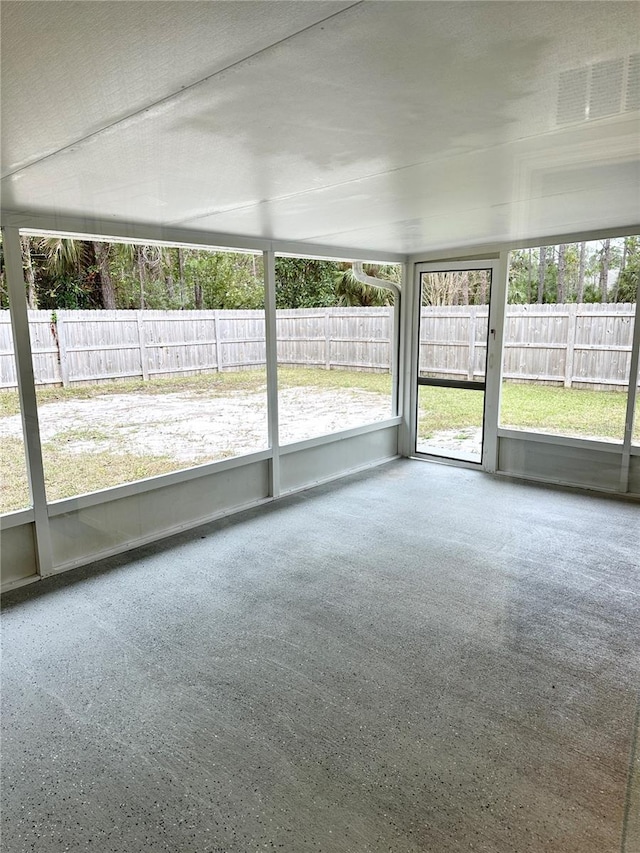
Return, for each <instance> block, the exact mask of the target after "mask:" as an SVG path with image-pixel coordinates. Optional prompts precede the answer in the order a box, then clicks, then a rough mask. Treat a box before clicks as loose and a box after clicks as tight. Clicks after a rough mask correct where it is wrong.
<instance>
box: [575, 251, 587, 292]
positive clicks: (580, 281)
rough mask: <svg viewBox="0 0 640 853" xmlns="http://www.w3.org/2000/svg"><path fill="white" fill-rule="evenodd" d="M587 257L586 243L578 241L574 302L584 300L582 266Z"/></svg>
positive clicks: (583, 266)
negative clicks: (578, 255) (576, 285)
mask: <svg viewBox="0 0 640 853" xmlns="http://www.w3.org/2000/svg"><path fill="white" fill-rule="evenodd" d="M586 257H587V244H586V243H580V264H579V266H578V287H577V289H576V302H584V268H585V262H586Z"/></svg>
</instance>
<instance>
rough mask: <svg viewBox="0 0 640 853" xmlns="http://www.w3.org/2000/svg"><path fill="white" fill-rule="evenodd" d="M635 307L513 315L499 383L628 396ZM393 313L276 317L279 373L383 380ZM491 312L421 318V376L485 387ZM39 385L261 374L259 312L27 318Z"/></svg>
mask: <svg viewBox="0 0 640 853" xmlns="http://www.w3.org/2000/svg"><path fill="white" fill-rule="evenodd" d="M634 308H635V306H634V305H630V304H624V303H623V304H616V305H598V304H594V305H510V306H508V308H507V316H506V322H505V350H504V375H505V378H507V379H510V380H513V381H525V382H532V381H533V382H543V383H549V384H554V385H565V386H566V387H572V386H574V387H579V388H600V389H609V390H610V389H612V388H614V389H624V388H625V387H626V382H627V378H628V373H629V366H630V358H631V342H632V335H633V312H634ZM392 311H393V309H391V308H305V309H279V310H278V311H277V312H276V314H277V320H276V322H277V332H278V362H279V363H280V364H281V365H283V366H296V367H297V366H305V367H321V368H324V369H327V370H329V369H338V370H349V369H356V370H371V371H383V372H388V371H389V370H390V364H391V338H392V328H393V315H392ZM487 323H488V318H487V307H486V306H438V307H434V308H427V307H424V308H422V323H421V339H420V370H421V372H422V373H423V374H429V375H431V376H437V377H442V378H446V377H451V378H473V379H479V378H482V376H483V374H484V362H485V354H486V346H487ZM29 328H30V335H31V341H32V347H33V353H34V374H35V378H36V383H37V384H38V385H52V384H55V385H58V384H61V383H62V382H63V381H64V383H65V384H66V385H68V384H70V385H73V384H74V383H79V382H100V381H106V380H111V379H117V378H126V377H139V378H141V379H147V378H149V377H156V376H163V375H166V376H175V375H190V374H193V373H199V372H205V371H218V372H219V371H225V370H254V369H264V365H265V357H266V348H265V323H264V313H263V312H262V311H207V310H202V311H155V310H151V311H147V310H145V311H57V312H53V313H52V312H50V311H29ZM0 387H2V388H15V387H16V372H15V363H14V358H13V342H12V338H11V325H10V321H9V312H8V311H0Z"/></svg>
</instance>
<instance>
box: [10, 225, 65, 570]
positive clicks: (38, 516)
mask: <svg viewBox="0 0 640 853" xmlns="http://www.w3.org/2000/svg"><path fill="white" fill-rule="evenodd" d="M2 241H3V248H4V259H5V268H6V276H7V289H8V292H9V308H10V314H11V330H12V332H13V346H14V353H15V360H16V373H17V377H18V394H19V397H20V414H21V416H22V431H23V434H24V446H25V453H26V462H27V478H28V480H29V492H30V494H31V500H32V503H33V512H34V528H35V546H36V560H37V566H36V569H37V573H38V574H39V575H41V576H44V575H47V574H49V573H50V572H51V570H52V568H53V555H52V549H51V532H50V529H49V514H48V511H47V496H46V491H45V485H44V468H43V465H42V448H41V443H40V424H39V421H38V404H37V400H36V389H35V382H34V376H33V358H32V352H31V338H30V336H29V317H28V314H27V300H26V295H25V281H24V273H23V269H22V249H21V246H20V232H19V231H18V229H17V228H9V227H3V229H2Z"/></svg>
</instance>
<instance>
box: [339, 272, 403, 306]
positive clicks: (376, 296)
mask: <svg viewBox="0 0 640 853" xmlns="http://www.w3.org/2000/svg"><path fill="white" fill-rule="evenodd" d="M341 266H343V269H341V270H339V271H338V272H337V273H336V276H335V288H336V298H337V300H338V305H341V306H344V307H351V306H356V305H358V306H361V307H364V308H374V307H384V306H386V305H393V292H392V291H391V290H385V289H384V288H381V287H373V286H372V285H370V284H363V282H361V281H359V280H358V279H357V278H356V277H355V275H354V272H353V267H352V266H351V264H343V265H341ZM364 271H365V272H366V274H367V275H370V276H374V277H376V278H386V279H387V280H389V281H393V282H395V283H399V281H400V275H399V268H398V270H396V268H395V267H379V266H376V265H374V264H367V265H365V268H364Z"/></svg>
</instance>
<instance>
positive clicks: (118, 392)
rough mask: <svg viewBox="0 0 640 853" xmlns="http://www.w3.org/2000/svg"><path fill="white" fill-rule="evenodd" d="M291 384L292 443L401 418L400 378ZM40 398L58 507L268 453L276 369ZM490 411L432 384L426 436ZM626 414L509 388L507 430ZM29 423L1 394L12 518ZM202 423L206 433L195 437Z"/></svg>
mask: <svg viewBox="0 0 640 853" xmlns="http://www.w3.org/2000/svg"><path fill="white" fill-rule="evenodd" d="M279 385H280V391H281V395H280V397H281V402H280V410H281V418H280V420H281V427H282V430H283V434H284V438H283V439H282V440H283V441H284V442H286V441H295V440H300V439H301V438H305V437H308V434H307V433H306V432H305V431H304V430H305V429H306V428H307V426H306V425H308V423H309V421H311V422H312V423H313V424H315V429H316V433H315V434H319V432H322V431H327V432H331V431H335V430H336V429H341V428H342V429H344V428H348V427H349V426H352V425H355V424H358V423H364V422H366V420H379V419H382V418H384V417H387V416H389V415H390V402H389V401H390V392H391V377H390V376H389V375H388V374H379V373H364V372H349V371H337V370H334V371H325V370H316V369H303V368H296V369H293V368H283V369H281V370H280V371H279ZM38 402H39V405H40V407H41V420H42V421H43V423H44V422H45V420H47V421H48V423H49V426H48V428H47V430H45V429H44V428H42V446H43V456H44V461H45V478H46V482H47V495H48V498H49V499H50V500H58V499H60V498H63V497H69V496H72V495H77V494H83V493H86V492H91V491H95V490H98V489H104V488H109V487H111V486H115V485H120V484H122V483H126V482H131V481H133V480H137V479H143V478H145V477H152V476H156V475H158V474H163V473H168V472H170V471H175V470H179V469H180V468H185V467H191V466H193V465H198V464H202V463H204V462H211V461H214V460H216V459H222V458H228V457H230V456H235V455H239V454H244V453H248V452H252V450H260V449H264V447H265V446H266V395H265V373H264V370H257V371H245V372H236V373H221V374H217V373H216V374H201V375H199V376H191V377H180V378H172V379H155V380H151V381H149V382H141V381H137V380H136V381H118V382H113V383H111V384H105V383H103V384H100V385H87V386H81V387H75V388H67V389H63V388H43V389H40V390H39V391H38ZM216 405H217V411H214V408H215V406H216ZM481 405H482V395H481V394H479V393H478V392H473V391H472V392H469V393H466V394H464V393H463V394H461V393H456V391H454V390H452V389H448V388H431V387H429V388H422V389H421V393H420V409H421V411H420V419H419V420H420V437H421V438H423V439H431V438H432V437H433V436H434V435H435V436H436V437H437V436H438V434H443V433H451V432H452V431H458V430H462V429H469V428H471V427H480V426H481V423H482V411H481ZM110 407H112V409H113V412H115V413H117V415H118V416H117V417H116V414H113V413H112V411H111V409H110ZM127 407H128V408H127ZM625 408H626V394H621V393H616V392H598V391H583V390H572V389H565V388H556V387H549V386H538V385H524V384H523V385H517V384H505V386H504V388H503V395H502V417H501V423H502V425H503V426H505V427H511V428H515V429H527V430H531V431H540V432H550V433H555V434H561V435H573V436H584V437H592V438H603V439H612V440H621V438H622V429H623V424H624V416H625ZM47 413H49V415H50V417H49V418H48V419H47V417H46V416H47ZM18 415H19V402H18V395H17V392H13V391H5V392H2V393H0V441H1V442H2V452H1V453H0V484H1V489H0V512H8V511H11V510H15V509H20V508H23V507H26V506H28V505H29V499H28V494H27V486H26V482H27V481H26V471H25V462H24V453H23V445H22V438H21V434H20V429H19V420H18V417H17V416H18ZM118 418H120V420H118ZM136 419H137V420H136ZM208 419H209V420H208ZM637 420H640V419H637ZM214 421H215V422H214ZM196 422H199V429H200V432H199V433H193V432H191V433H189V432H188V431H186V430H187V429H188V428H189V427H190V426H191V425H192V424H195V423H196ZM52 423H53V425H54V426H53V427H52V426H51V424H52ZM318 431H319V432H318ZM194 436H195V438H194ZM634 439H635V442H636V443H640V423H636V425H635V432H634ZM207 440H208V441H207Z"/></svg>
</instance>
